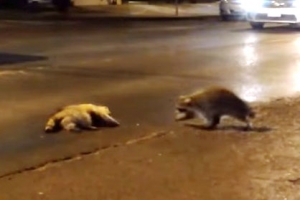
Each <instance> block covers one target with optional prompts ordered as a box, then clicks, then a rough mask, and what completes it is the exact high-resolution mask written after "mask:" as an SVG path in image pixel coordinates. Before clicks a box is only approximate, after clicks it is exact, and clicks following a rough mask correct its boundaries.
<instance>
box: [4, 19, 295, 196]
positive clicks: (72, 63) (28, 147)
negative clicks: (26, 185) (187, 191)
mask: <svg viewBox="0 0 300 200" xmlns="http://www.w3.org/2000/svg"><path fill="white" fill-rule="evenodd" d="M0 37H1V43H0V48H1V52H0V88H1V91H2V92H1V100H0V107H1V116H0V158H1V165H0V176H1V177H2V178H3V177H4V178H6V177H7V176H9V175H10V174H12V175H13V174H17V173H19V172H22V170H27V169H30V168H38V167H39V166H43V165H44V164H46V163H51V162H55V161H57V160H60V159H61V160H64V159H67V158H70V157H75V156H76V155H81V154H84V153H85V152H86V153H87V154H88V153H89V152H93V151H95V150H99V149H102V148H107V147H113V146H114V145H116V144H122V143H124V142H126V141H133V140H135V139H137V138H139V137H143V136H145V135H151V134H152V133H160V132H161V133H165V132H168V131H172V130H174V129H176V127H177V128H178V130H179V129H180V130H181V129H183V130H185V129H187V130H188V128H187V127H185V128H184V127H183V126H182V124H180V123H176V122H175V121H174V111H175V110H174V102H175V100H176V98H177V97H178V96H179V95H181V94H186V93H190V92H192V91H194V90H197V89H198V88H201V87H202V86H207V85H222V86H226V87H228V88H230V89H232V90H234V91H235V92H236V93H237V94H239V95H240V96H241V97H242V98H243V99H245V100H247V101H249V102H253V103H256V102H261V101H268V100H272V99H274V98H278V97H286V96H293V95H295V94H297V92H298V91H299V90H300V79H299V75H300V65H299V62H300V59H299V58H300V55H299V54H300V53H299V52H300V32H299V29H293V28H290V27H288V26H272V27H267V28H265V29H264V30H261V31H254V30H252V29H251V28H250V26H249V24H248V23H247V22H244V21H229V22H222V21H220V20H219V19H217V18H210V19H206V20H200V19H196V18H195V19H193V20H191V19H189V20H178V21H176V20H146V19H144V20H130V19H123V20H122V19H115V20H111V21H109V20H103V19H99V20H97V19H94V20H91V21H89V20H80V19H77V20H62V21H59V20H57V21H56V20H55V21H51V20H47V21H38V20H36V21H22V20H19V21H2V22H0ZM74 103H95V104H103V105H106V106H108V107H109V108H110V110H111V111H112V116H114V117H115V118H116V119H118V120H119V121H120V123H121V126H120V127H117V128H103V129H101V130H99V131H92V132H83V133H81V134H74V133H68V132H65V131H62V132H60V133H58V134H45V133H44V132H43V129H44V125H45V122H46V120H47V119H48V117H49V115H50V114H51V113H53V111H55V110H56V109H57V108H60V107H62V106H65V105H68V104H74ZM241 134H245V133H241ZM261 134H263V133H261ZM220 135H222V132H219V133H218V134H217V135H214V136H216V137H215V139H216V140H217V141H218V142H217V143H218V144H219V143H220V144H221V143H222V142H221V141H220V140H222V138H223V137H225V136H220ZM153 137H156V135H154V136H153ZM181 137H182V136H181ZM220 137H221V139H220ZM226 137H227V136H226ZM228 137H229V136H228ZM188 138H189V139H188V140H189V141H190V142H191V143H193V142H194V143H196V142H195V141H194V139H193V138H192V137H191V136H188ZM239 138H240V136H237V135H233V136H230V138H226V139H225V140H226V141H225V142H227V144H230V145H231V144H232V143H234V142H236V141H238V140H239ZM223 139H224V138H223ZM213 141H214V138H211V139H207V140H205V139H204V140H199V141H197V143H198V142H199V144H203V145H204V143H207V142H208V143H207V144H206V145H207V146H209V145H208V144H209V142H212V146H216V144H215V143H214V142H213ZM161 143H164V142H161ZM166 143H168V142H166ZM176 144H177V145H179V143H178V141H177V143H176ZM213 144H214V145H213ZM157 145H158V144H156V145H153V147H151V148H153V149H155V148H156V147H157ZM162 145H163V144H162ZM184 145H185V146H186V145H187V144H184ZM179 146H180V145H179ZM187 146H188V145H187ZM140 148H142V147H140ZM128 151H129V152H130V151H131V150H128ZM141 151H143V150H141ZM144 151H145V150H144ZM147 152H148V150H147ZM170 162H171V161H170ZM174 162H175V161H174ZM176 162H177V161H176ZM104 168H105V167H104ZM107 168H109V167H107ZM150 176H151V175H150ZM108 196H109V195H108ZM165 197H166V196H165ZM190 197H191V196H190ZM198 197H199V196H198ZM20 199H21V198H20ZM91 199H93V198H91ZM95 199H97V198H95ZM111 199H122V198H117V197H116V198H111ZM128 199H130V198H128ZM133 199H134V198H133ZM145 199H147V198H145ZM149 199H151V198H149ZM157 199H167V197H166V198H162V197H161V198H157ZM178 199H179V198H178ZM181 199H184V197H182V198H181ZM186 199H193V198H186ZM198 199H199V198H198ZM209 199H217V198H207V200H209ZM224 199H228V200H229V198H224ZM231 199H232V200H234V198H231ZM241 199H242V198H239V199H238V200H241ZM245 199H246V198H245ZM274 199H277V198H275V197H274V198H272V200H274ZM278 199H280V198H278ZM283 199H284V198H282V200H283ZM249 200H250V199H249ZM287 200H289V199H287Z"/></svg>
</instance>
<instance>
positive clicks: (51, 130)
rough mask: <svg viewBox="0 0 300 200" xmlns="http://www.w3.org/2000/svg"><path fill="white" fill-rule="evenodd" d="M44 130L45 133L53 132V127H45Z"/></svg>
mask: <svg viewBox="0 0 300 200" xmlns="http://www.w3.org/2000/svg"><path fill="white" fill-rule="evenodd" d="M44 131H45V133H52V132H53V128H51V127H46V128H45V130H44Z"/></svg>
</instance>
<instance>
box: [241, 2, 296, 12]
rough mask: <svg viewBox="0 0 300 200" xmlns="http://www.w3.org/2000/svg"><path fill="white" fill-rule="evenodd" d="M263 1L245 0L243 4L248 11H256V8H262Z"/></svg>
mask: <svg viewBox="0 0 300 200" xmlns="http://www.w3.org/2000/svg"><path fill="white" fill-rule="evenodd" d="M297 1H298V0H297ZM263 3H264V0H243V2H242V5H243V8H244V9H245V10H246V11H255V10H256V9H258V8H261V7H262V6H263Z"/></svg>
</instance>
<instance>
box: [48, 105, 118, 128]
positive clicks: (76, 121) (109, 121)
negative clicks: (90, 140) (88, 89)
mask: <svg viewBox="0 0 300 200" xmlns="http://www.w3.org/2000/svg"><path fill="white" fill-rule="evenodd" d="M119 125H120V124H119V122H118V121H117V120H115V119H114V118H113V117H111V116H110V111H109V109H108V108H107V107H106V106H97V105H93V104H77V105H70V106H66V107H64V108H62V109H60V110H58V112H56V113H55V114H54V115H52V116H51V117H50V119H49V120H48V121H47V123H46V126H45V132H46V133H49V132H56V131H59V130H60V129H65V130H67V131H75V132H79V131H81V130H82V129H89V130H96V129H98V127H99V126H119Z"/></svg>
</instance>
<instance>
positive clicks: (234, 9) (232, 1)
mask: <svg viewBox="0 0 300 200" xmlns="http://www.w3.org/2000/svg"><path fill="white" fill-rule="evenodd" d="M244 1H245V0H221V1H220V4H219V11H220V16H221V18H222V20H228V19H229V18H230V17H244V15H245V10H244V3H243V2H244ZM248 1H251V0H248Z"/></svg>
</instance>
